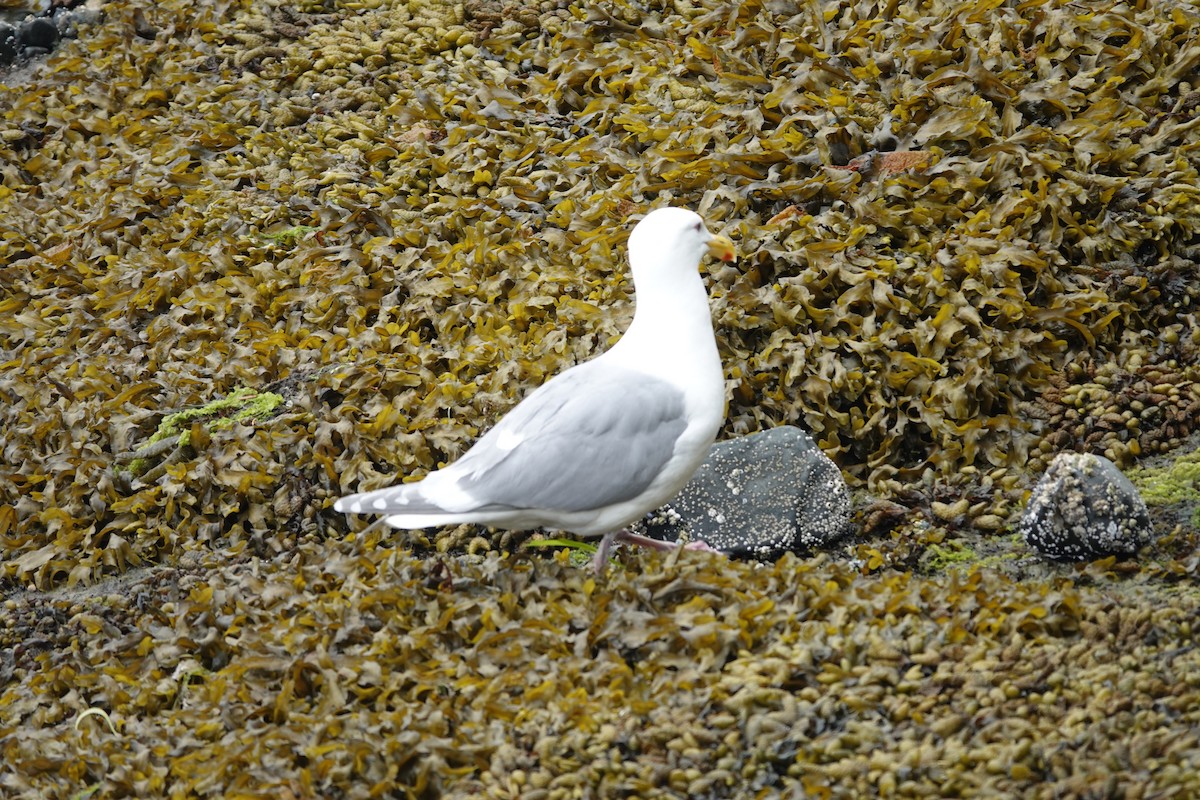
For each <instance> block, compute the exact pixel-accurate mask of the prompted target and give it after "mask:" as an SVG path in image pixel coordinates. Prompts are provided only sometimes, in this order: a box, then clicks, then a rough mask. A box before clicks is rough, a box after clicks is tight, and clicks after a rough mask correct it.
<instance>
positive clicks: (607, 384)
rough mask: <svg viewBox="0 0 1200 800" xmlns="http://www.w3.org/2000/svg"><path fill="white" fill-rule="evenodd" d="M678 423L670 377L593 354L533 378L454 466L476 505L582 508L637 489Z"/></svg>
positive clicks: (678, 405)
mask: <svg viewBox="0 0 1200 800" xmlns="http://www.w3.org/2000/svg"><path fill="white" fill-rule="evenodd" d="M685 428H687V418H686V415H685V405H684V396H683V393H682V392H681V391H679V390H678V389H677V388H675V387H674V386H673V385H671V384H670V383H667V382H666V381H663V380H660V379H658V378H653V377H650V376H647V375H645V374H643V373H639V372H634V371H633V370H627V369H623V368H620V367H610V366H605V365H604V364H603V362H600V363H597V362H594V361H593V362H587V363H585V364H580V365H579V366H577V367H575V368H573V369H570V370H568V371H566V372H564V373H562V374H561V375H558V376H557V377H555V378H554V379H552V380H551V381H549V382H548V383H546V384H544V385H543V386H541V387H540V388H538V389H537V390H536V391H535V392H534V393H533V394H531V395H529V397H527V398H526V399H525V400H524V401H522V402H521V403H520V404H519V405H518V406H517V407H516V408H514V409H513V410H512V411H511V412H509V414H508V415H507V416H505V417H504V418H503V419H502V420H501V421H500V422H499V423H498V424H497V425H496V427H494V428H492V429H491V430H490V431H488V432H487V434H486V435H485V436H484V437H483V438H482V439H480V440H479V441H478V442H477V443H476V444H475V446H474V447H472V448H471V450H470V451H469V452H468V453H467V454H466V455H465V456H463V457H462V458H461V459H459V460H458V461H457V462H456V463H455V464H454V465H453V466H454V468H455V471H456V472H459V474H460V476H459V478H458V480H457V484H458V486H459V487H460V488H461V489H463V490H464V491H466V492H467V493H469V494H470V495H472V496H473V497H475V498H476V499H477V500H478V501H479V503H480V505H481V506H491V507H496V506H500V507H509V508H542V509H553V510H559V511H587V510H591V509H594V508H601V507H603V506H607V505H611V504H613V503H619V502H622V501H624V500H629V499H631V498H633V497H637V496H638V495H639V494H641V493H642V492H643V491H645V489H646V487H647V486H649V485H650V482H651V481H653V480H654V478H655V477H656V476H657V475H658V473H659V472H660V471H661V470H662V468H663V465H664V464H666V463H667V461H668V460H669V459H670V458H671V455H672V454H673V453H674V450H675V442H676V440H677V439H678V438H679V436H680V435H681V434H682V433H683V431H684V429H685ZM513 442H516V444H515V446H513Z"/></svg>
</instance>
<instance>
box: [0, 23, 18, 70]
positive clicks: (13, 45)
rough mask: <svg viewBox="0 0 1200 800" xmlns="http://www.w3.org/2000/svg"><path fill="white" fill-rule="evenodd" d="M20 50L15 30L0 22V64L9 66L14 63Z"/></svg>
mask: <svg viewBox="0 0 1200 800" xmlns="http://www.w3.org/2000/svg"><path fill="white" fill-rule="evenodd" d="M20 49H21V44H20V39H19V38H18V36H17V29H16V28H14V27H13V26H12V25H8V24H6V23H3V22H0V64H11V63H13V62H14V61H16V59H17V53H18V52H19V51H20Z"/></svg>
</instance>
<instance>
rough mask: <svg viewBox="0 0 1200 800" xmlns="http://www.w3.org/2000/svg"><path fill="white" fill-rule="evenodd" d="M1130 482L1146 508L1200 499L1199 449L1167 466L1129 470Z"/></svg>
mask: <svg viewBox="0 0 1200 800" xmlns="http://www.w3.org/2000/svg"><path fill="white" fill-rule="evenodd" d="M1129 479H1130V480H1132V481H1133V484H1134V486H1136V487H1137V488H1138V491H1140V492H1141V493H1142V498H1143V499H1144V500H1145V501H1146V504H1147V505H1152V506H1163V505H1171V504H1172V503H1184V502H1195V501H1197V500H1200V450H1197V451H1195V452H1192V453H1188V454H1187V455H1184V456H1180V457H1179V458H1177V459H1175V461H1174V462H1172V463H1171V464H1170V465H1169V466H1166V467H1157V468H1150V469H1135V470H1130V472H1129Z"/></svg>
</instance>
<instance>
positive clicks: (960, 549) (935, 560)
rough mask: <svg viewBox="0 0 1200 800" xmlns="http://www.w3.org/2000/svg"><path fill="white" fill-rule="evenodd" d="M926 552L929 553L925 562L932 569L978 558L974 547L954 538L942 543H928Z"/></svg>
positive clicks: (958, 564) (941, 568)
mask: <svg viewBox="0 0 1200 800" xmlns="http://www.w3.org/2000/svg"><path fill="white" fill-rule="evenodd" d="M927 552H928V554H929V555H928V556H927V563H928V564H929V567H930V568H931V569H934V570H943V569H946V568H947V567H958V566H962V565H963V564H970V563H972V562H974V561H977V560H979V554H978V553H976V552H975V550H974V548H971V547H968V546H967V545H965V544H963V543H962V542H960V541H958V540H956V539H951V540H950V541H948V542H946V543H944V544H930V545H929V547H928V548H927Z"/></svg>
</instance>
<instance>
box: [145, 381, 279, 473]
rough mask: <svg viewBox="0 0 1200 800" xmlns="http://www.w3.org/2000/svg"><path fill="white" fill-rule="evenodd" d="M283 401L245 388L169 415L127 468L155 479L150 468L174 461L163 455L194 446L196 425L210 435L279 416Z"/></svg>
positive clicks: (268, 393) (275, 395) (273, 395)
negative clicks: (238, 424) (235, 425)
mask: <svg viewBox="0 0 1200 800" xmlns="http://www.w3.org/2000/svg"><path fill="white" fill-rule="evenodd" d="M283 402H284V398H283V396H282V395H279V394H275V393H274V392H259V391H258V390H256V389H251V388H249V387H242V388H240V389H236V390H234V391H233V392H230V393H229V394H228V395H226V396H225V397H222V398H220V399H218V400H213V401H212V402H210V403H207V404H205V405H203V406H198V407H196V408H189V409H185V410H183V411H177V412H175V413H172V414H168V415H167V416H166V417H164V418H163V421H162V422H161V423H160V424H159V426H158V429H157V430H156V431H155V432H154V434H153V435H152V436H151V437H150V438H149V440H147V442H146V444H144V445H142V446H141V447H139V448H138V449H137V450H135V451H133V452H132V453H131V454H128V466H127V467H126V469H127V470H128V472H129V473H130V474H131V475H132V476H133V477H135V478H137V477H145V478H146V479H147V480H152V479H153V477H148V476H150V475H152V472H151V467H152V466H153V465H155V464H158V465H160V466H161V464H162V463H163V462H164V461H169V460H171V456H170V455H168V456H167V458H166V459H163V458H162V456H163V455H164V454H169V453H172V452H173V451H175V450H176V449H179V448H190V447H192V446H193V444H194V441H193V440H194V437H195V436H196V435H197V433H198V432H199V430H200V429H198V428H197V427H196V426H197V425H199V426H201V428H202V429H203V430H204V431H205V432H206V433H211V432H213V431H218V430H223V429H227V428H230V427H232V426H233V425H234V424H235V423H239V422H240V423H247V422H251V421H254V420H262V419H267V418H269V417H271V416H272V415H273V414H275V413H277V411H278V409H279V407H280V406H281V405H282V404H283ZM195 444H199V443H195ZM155 471H157V470H155ZM158 474H161V472H158ZM154 477H157V475H154Z"/></svg>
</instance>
